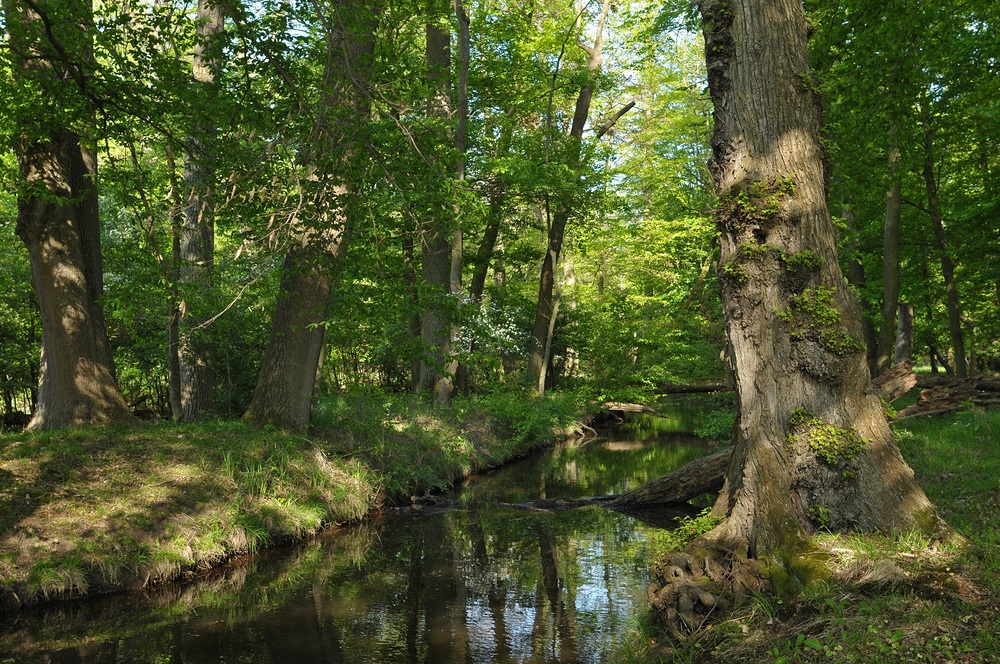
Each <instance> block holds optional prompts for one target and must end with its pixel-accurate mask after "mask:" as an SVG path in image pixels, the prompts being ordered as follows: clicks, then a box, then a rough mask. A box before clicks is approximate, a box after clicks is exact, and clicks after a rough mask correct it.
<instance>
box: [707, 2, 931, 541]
mask: <svg viewBox="0 0 1000 664" xmlns="http://www.w3.org/2000/svg"><path fill="white" fill-rule="evenodd" d="M701 10H702V16H703V19H704V30H705V42H706V45H705V52H706V60H707V65H708V74H709V86H710V89H711V94H712V101H713V103H714V107H715V134H714V137H713V151H714V159H713V170H714V175H715V182H716V186H717V189H718V193H719V196H720V199H721V202H720V206H719V210H718V213H717V222H718V225H719V230H720V231H721V258H720V265H721V270H720V274H721V279H720V280H721V284H722V297H723V306H724V312H725V317H726V332H727V337H728V341H729V346H730V348H731V352H732V361H733V367H734V373H735V381H736V390H737V394H738V397H739V412H740V420H739V426H738V429H737V439H736V446H735V449H734V452H733V458H732V462H731V464H730V467H729V471H728V474H727V478H726V482H725V485H724V486H723V489H722V491H721V493H720V495H719V499H718V501H717V502H716V504H715V508H714V513H715V514H716V515H717V516H720V517H725V519H724V521H723V522H722V523H721V524H720V525H719V526H718V527H717V528H716V529H714V530H713V531H712V532H711V533H709V537H708V541H712V542H714V543H715V544H716V545H718V546H720V547H722V548H724V549H725V550H727V551H729V552H731V553H735V554H737V556H749V557H759V556H771V557H773V558H774V559H775V560H778V561H786V560H789V559H790V557H792V556H793V555H794V551H795V550H796V548H797V547H798V544H799V541H800V540H801V539H802V538H803V536H804V534H808V533H810V532H812V530H813V528H814V527H815V526H816V525H817V524H818V523H820V516H819V515H822V523H823V524H824V525H825V526H826V527H828V528H830V529H832V530H835V531H836V530H856V531H880V532H885V533H888V532H890V531H891V530H893V529H905V528H909V527H913V526H920V527H922V528H925V529H927V530H934V529H936V528H938V527H942V526H943V523H942V522H941V521H940V520H939V519H938V517H937V515H936V513H935V512H934V509H933V508H932V506H931V504H930V502H929V501H928V500H927V498H926V496H925V495H924V493H923V491H921V490H920V488H919V487H918V486H917V485H916V483H915V482H914V480H913V473H912V471H911V470H910V469H909V468H908V467H907V465H906V463H905V461H904V460H903V458H902V457H901V456H900V454H899V451H898V450H897V448H896V446H895V444H894V443H893V440H892V435H891V432H890V430H889V426H888V424H887V422H886V419H885V415H884V412H883V410H882V406H881V404H880V402H879V399H878V397H877V396H876V394H875V392H874V390H873V388H872V384H871V380H870V377H869V372H868V369H867V366H866V363H865V354H864V350H865V349H864V344H863V343H862V341H861V323H860V314H859V308H858V303H857V301H856V299H855V297H854V296H853V293H852V291H851V290H850V288H849V287H848V286H847V285H846V283H845V281H844V278H843V276H842V274H841V271H840V267H839V264H838V262H837V253H836V231H835V229H834V226H833V224H832V223H831V221H830V215H829V211H828V209H827V205H826V191H825V184H824V172H823V161H822V153H821V148H820V145H819V129H820V107H819V103H818V100H817V98H816V97H815V96H814V94H813V92H811V91H810V89H809V87H808V85H807V84H806V83H804V81H805V80H806V79H807V78H808V76H809V75H810V67H809V62H808V56H807V49H806V33H807V27H808V26H807V23H806V21H805V17H804V15H803V9H802V4H801V3H800V2H797V1H796V0H706V1H705V2H703V3H702V4H701ZM894 309H895V307H894ZM892 331H893V332H895V326H893V330H892Z"/></svg>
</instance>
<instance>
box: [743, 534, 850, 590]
mask: <svg viewBox="0 0 1000 664" xmlns="http://www.w3.org/2000/svg"><path fill="white" fill-rule="evenodd" d="M782 542H783V545H782V547H781V549H780V550H779V551H775V552H772V554H771V555H764V556H760V557H759V558H758V561H757V564H758V570H759V571H760V573H761V574H762V575H764V576H765V577H767V579H768V580H769V581H770V583H771V588H772V590H773V591H774V593H775V594H777V595H784V596H789V595H795V594H798V593H800V592H801V591H802V589H803V588H807V587H809V586H812V585H814V584H816V583H822V582H826V581H829V580H831V579H832V578H833V571H832V568H831V565H830V556H829V554H828V553H827V552H826V551H824V550H823V549H821V548H820V547H819V545H818V544H817V543H816V541H815V540H813V538H811V537H808V536H807V535H805V534H803V533H802V531H800V530H799V529H798V527H797V526H795V525H792V524H789V525H788V526H787V531H786V532H785V533H784V537H783V538H782Z"/></svg>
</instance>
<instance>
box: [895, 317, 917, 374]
mask: <svg viewBox="0 0 1000 664" xmlns="http://www.w3.org/2000/svg"><path fill="white" fill-rule="evenodd" d="M912 359H913V305H912V304H910V303H909V302H900V303H899V316H898V317H897V319H896V351H895V354H894V355H893V362H894V364H896V365H898V364H899V363H900V362H905V361H907V360H912Z"/></svg>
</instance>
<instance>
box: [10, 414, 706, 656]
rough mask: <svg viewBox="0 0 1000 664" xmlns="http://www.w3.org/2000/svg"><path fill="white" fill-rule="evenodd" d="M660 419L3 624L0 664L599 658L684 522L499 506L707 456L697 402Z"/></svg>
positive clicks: (578, 491) (638, 477) (618, 488)
mask: <svg viewBox="0 0 1000 664" xmlns="http://www.w3.org/2000/svg"><path fill="white" fill-rule="evenodd" d="M658 409H659V410H660V411H661V412H663V413H665V414H666V417H659V418H653V417H650V416H635V417H632V418H630V419H629V421H628V422H626V423H624V424H622V425H620V426H616V427H614V428H610V429H604V430H599V433H600V434H601V435H600V436H598V437H597V438H593V437H592V438H590V439H588V440H585V441H582V442H575V443H566V444H561V445H558V446H556V447H553V448H550V449H547V450H545V451H544V452H542V453H539V454H537V455H534V456H532V457H529V458H528V459H525V460H523V461H520V462H517V463H515V464H512V465H510V466H508V467H506V468H503V469H502V470H500V471H498V472H495V473H491V474H488V475H482V476H474V477H471V478H469V480H468V481H467V482H466V483H465V484H464V485H463V486H462V487H461V488H460V490H458V491H456V492H455V493H453V494H450V495H449V496H447V497H446V498H447V500H444V501H441V504H439V505H427V506H424V507H421V508H419V509H410V508H407V509H400V510H392V511H388V512H387V513H386V514H384V515H382V516H379V517H377V518H376V519H373V520H371V521H368V522H365V523H363V524H362V525H359V526H355V527H350V528H342V529H336V530H334V531H332V532H330V533H328V534H325V535H323V536H321V537H318V538H315V539H313V540H310V541H309V542H306V543H303V544H300V545H297V546H294V547H286V548H284V549H280V550H275V551H269V552H267V553H266V554H262V555H260V556H257V557H255V558H253V559H251V560H249V561H243V562H242V563H241V564H233V565H229V566H226V567H223V568H221V569H219V570H217V571H215V572H213V573H212V574H211V575H210V576H209V577H208V578H206V579H204V580H199V581H198V582H195V583H189V584H178V585H176V586H173V585H172V586H168V587H165V588H159V589H156V590H155V591H150V592H149V593H131V594H128V595H123V596H115V597H109V598H101V599H93V600H87V601H78V602H68V603H59V604H57V605H52V606H45V607H38V608H34V609H29V610H24V611H21V612H20V613H16V614H11V615H8V616H5V618H6V620H5V624H3V625H2V626H0V664H6V663H8V662H36V661H37V662H56V663H60V662H67V663H69V662H87V663H92V662H185V663H200V662H248V663H270V662H274V663H278V662H350V663H355V662H373V663H376V662H377V663H384V662H429V663H433V664H439V663H446V662H472V663H477V664H478V663H480V662H497V663H504V662H600V661H604V660H605V659H606V657H607V654H608V652H609V650H610V649H611V648H613V647H614V646H615V644H616V643H618V642H620V641H621V640H622V638H623V637H624V635H625V634H626V633H627V632H628V631H629V630H630V629H632V628H633V627H634V621H635V620H636V617H637V616H639V615H640V614H641V612H642V611H644V610H645V607H646V600H645V587H646V584H647V583H648V582H649V572H648V570H647V568H648V565H649V562H650V547H651V546H655V542H656V540H657V536H658V533H662V532H663V531H662V530H661V528H660V527H658V526H664V525H666V526H669V525H670V524H671V523H672V522H673V519H674V518H676V517H677V516H680V515H682V514H683V513H680V512H659V513H653V514H647V515H644V516H643V519H642V520H639V519H637V518H634V517H632V516H627V515H624V514H619V513H617V512H613V511H610V510H606V509H604V508H602V507H599V506H587V507H582V508H575V509H566V510H527V509H517V508H514V507H509V506H503V505H501V503H506V504H517V503H524V502H527V501H533V500H539V499H558V498H580V497H587V496H601V495H606V494H617V493H622V492H625V491H628V490H630V489H632V488H635V487H637V486H639V485H640V484H642V483H644V482H646V481H648V480H650V479H653V478H655V477H658V476H660V475H663V474H665V473H667V472H670V471H671V470H674V469H676V468H679V467H680V466H682V465H684V464H685V463H687V462H688V461H690V460H692V459H694V458H697V457H699V456H702V455H704V454H705V453H706V452H707V450H706V447H705V445H706V444H705V443H704V442H703V441H701V440H700V439H698V438H695V437H694V436H692V435H691V434H690V433H689V432H690V431H692V430H693V429H694V428H695V427H696V426H697V424H698V422H699V419H700V417H702V416H703V415H704V414H705V413H707V412H708V411H709V410H711V404H710V403H708V402H705V401H701V400H685V401H677V402H673V403H668V402H664V403H661V404H660V405H659V406H658ZM705 504H708V503H705ZM688 513H692V512H690V511H689V512H688Z"/></svg>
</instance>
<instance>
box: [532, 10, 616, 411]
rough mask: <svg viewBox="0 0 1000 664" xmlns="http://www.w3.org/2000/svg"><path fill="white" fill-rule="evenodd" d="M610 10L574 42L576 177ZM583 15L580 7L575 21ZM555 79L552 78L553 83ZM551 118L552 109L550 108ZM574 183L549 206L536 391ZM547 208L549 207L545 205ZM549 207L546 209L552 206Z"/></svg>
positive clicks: (541, 385) (572, 162) (536, 328)
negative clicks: (581, 73) (580, 56)
mask: <svg viewBox="0 0 1000 664" xmlns="http://www.w3.org/2000/svg"><path fill="white" fill-rule="evenodd" d="M610 11H611V0H603V2H602V3H601V12H600V14H599V16H598V18H597V31H596V34H595V36H594V45H593V46H587V45H586V44H584V43H583V41H582V40H578V41H577V45H578V46H579V47H580V48H581V49H583V50H584V52H585V53H586V54H587V64H586V67H587V78H586V79H585V80H584V83H583V85H582V86H581V87H580V94H579V95H577V98H576V105H575V107H574V110H573V121H572V124H571V125H570V129H569V147H568V154H567V157H566V160H567V164H566V165H567V166H568V167H569V171H570V173H572V174H573V175H574V176H579V171H580V154H581V151H582V148H583V130H584V128H585V127H586V125H587V120H588V118H589V117H590V104H591V101H592V100H593V98H594V89H595V86H596V80H595V77H596V75H597V73H598V72H599V71H600V69H601V64H602V63H603V61H604V24H605V22H606V21H607V18H608V12H610ZM582 15H583V10H582V9H581V11H580V14H579V15H578V16H577V20H580V17H581V16H582ZM554 85H555V79H553V86H554ZM549 117H550V118H551V109H550V110H549ZM575 187H576V183H575V182H574V183H573V186H571V187H570V191H568V192H561V193H560V195H559V196H558V197H557V198H556V201H555V204H554V205H553V206H551V208H554V210H552V215H551V218H549V219H547V222H548V234H547V247H546V252H545V256H544V257H543V258H542V271H541V276H540V277H539V280H538V305H537V307H536V309H535V323H534V325H533V326H532V328H531V337H530V339H529V344H530V348H529V349H528V378H529V380H530V381H531V387H532V388H533V389H534V390H535V391H536V392H537V393H538V394H542V393H543V392H544V391H545V374H546V367H547V364H548V360H549V357H548V354H547V349H551V346H552V334H553V330H554V324H555V317H556V314H557V313H558V311H557V299H555V298H553V293H554V292H555V290H556V265H557V264H558V263H559V254H560V252H562V246H563V238H564V237H565V235H566V223H567V222H568V221H569V218H570V214H571V213H572V208H573V203H574V200H573V199H574V195H575V194H576V192H575V191H573V189H575ZM547 208H549V206H547ZM551 208H549V209H551Z"/></svg>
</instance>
